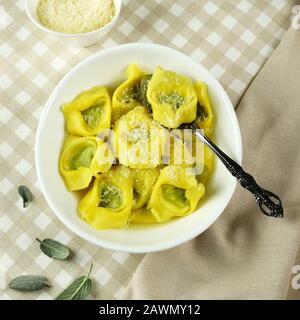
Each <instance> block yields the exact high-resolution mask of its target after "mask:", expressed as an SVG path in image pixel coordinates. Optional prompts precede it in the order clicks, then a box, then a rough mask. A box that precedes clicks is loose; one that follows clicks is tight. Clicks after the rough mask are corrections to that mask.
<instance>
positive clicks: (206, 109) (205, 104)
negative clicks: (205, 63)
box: [195, 81, 214, 135]
mask: <svg viewBox="0 0 300 320" xmlns="http://www.w3.org/2000/svg"><path fill="white" fill-rule="evenodd" d="M195 90H196V92H197V95H198V104H197V118H196V123H197V125H198V126H199V128H201V129H203V130H204V132H205V134H207V135H210V134H211V133H212V130H213V120H214V115H213V112H212V107H211V103H210V99H209V96H208V92H207V85H206V84H205V83H203V82H201V81H197V82H196V83H195Z"/></svg>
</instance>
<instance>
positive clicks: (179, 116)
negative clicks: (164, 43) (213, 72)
mask: <svg viewBox="0 0 300 320" xmlns="http://www.w3.org/2000/svg"><path fill="white" fill-rule="evenodd" d="M147 98H148V100H149V102H150V104H151V106H152V110H153V118H154V119H155V120H156V121H158V122H159V123H161V124H162V125H164V126H165V127H167V128H178V127H179V126H180V125H181V124H182V123H188V122H192V121H194V120H195V118H196V112H197V94H196V92H195V89H194V86H193V82H192V80H191V79H189V78H187V77H185V76H182V75H179V74H177V73H175V72H173V71H166V70H164V69H162V68H161V67H157V68H156V69H155V71H154V73H153V76H152V79H151V81H150V83H149V86H148V91H147Z"/></svg>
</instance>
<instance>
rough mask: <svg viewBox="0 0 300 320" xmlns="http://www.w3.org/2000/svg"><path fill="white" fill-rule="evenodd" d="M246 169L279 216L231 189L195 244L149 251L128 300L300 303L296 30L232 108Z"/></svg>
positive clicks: (299, 54)
mask: <svg viewBox="0 0 300 320" xmlns="http://www.w3.org/2000/svg"><path fill="white" fill-rule="evenodd" d="M237 114H238V118H239V123H240V127H241V131H242V139H243V149H244V161H243V166H244V168H245V169H246V170H247V171H249V172H250V173H252V174H253V175H254V176H255V177H256V180H257V181H258V182H259V183H260V184H261V185H262V186H263V187H265V188H267V189H269V190H272V191H273V192H275V193H276V194H278V195H280V197H281V199H282V200H283V203H284V206H285V217H284V219H276V218H269V217H266V216H264V215H263V214H262V213H261V212H260V211H259V209H258V207H257V205H256V203H255V201H254V199H253V198H252V196H251V194H250V193H248V192H247V191H245V190H243V189H242V188H241V187H237V189H236V192H235V194H234V196H233V198H232V200H231V202H230V204H229V206H228V207H227V209H226V210H225V212H224V213H223V214H222V216H221V217H220V219H219V220H218V221H217V222H216V223H214V225H213V226H211V227H210V228H209V229H208V230H207V231H206V232H204V233H203V234H201V235H200V236H198V237H197V238H196V239H194V240H192V241H190V242H188V243H186V244H184V245H182V246H180V247H177V248H175V249H172V250H168V251H165V252H160V253H156V254H148V255H147V256H146V257H145V259H144V260H143V262H142V263H141V264H140V266H139V267H138V269H137V271H136V273H135V275H134V277H133V279H132V281H131V282H130V284H129V286H128V288H127V290H126V293H125V296H124V298H127V299H286V298H295V299H297V296H298V299H299V298H300V289H299V290H296V289H293V287H292V286H291V285H290V283H291V280H292V277H294V276H295V274H292V267H293V266H294V265H297V264H298V265H300V252H299V255H298V258H297V251H298V248H299V245H300V193H299V191H300V144H299V142H300V30H297V31H296V30H293V29H292V28H291V29H290V30H289V31H288V32H287V34H286V35H285V37H284V39H283V41H282V42H281V44H280V45H279V47H278V48H277V49H276V51H275V52H274V54H273V55H272V56H271V58H270V59H269V61H268V62H267V64H266V65H265V66H264V67H263V69H262V70H261V72H260V73H259V74H258V76H257V77H256V79H255V80H254V81H253V83H252V84H251V86H250V87H249V89H248V91H247V92H246V94H245V96H244V98H243V100H242V101H241V103H240V104H239V106H238V108H237Z"/></svg>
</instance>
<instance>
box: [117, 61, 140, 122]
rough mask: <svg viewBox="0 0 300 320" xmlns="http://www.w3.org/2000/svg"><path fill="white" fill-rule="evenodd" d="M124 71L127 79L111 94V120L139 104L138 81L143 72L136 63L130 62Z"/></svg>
mask: <svg viewBox="0 0 300 320" xmlns="http://www.w3.org/2000/svg"><path fill="white" fill-rule="evenodd" d="M126 73H127V80H126V81H125V82H123V83H122V84H121V85H120V86H119V87H118V88H117V89H116V91H115V92H114V94H113V98H112V101H113V108H112V122H115V121H116V120H118V119H119V118H120V117H121V116H122V115H123V114H126V113H127V112H128V111H130V110H132V109H133V108H134V107H136V106H139V105H141V100H140V81H141V78H142V77H143V76H144V72H143V71H142V70H141V69H140V68H139V67H138V66H137V65H136V64H130V65H129V66H128V67H127V70H126Z"/></svg>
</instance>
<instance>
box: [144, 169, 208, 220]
mask: <svg viewBox="0 0 300 320" xmlns="http://www.w3.org/2000/svg"><path fill="white" fill-rule="evenodd" d="M204 193H205V187H204V185H203V184H202V183H198V182H197V180H196V178H195V176H193V175H191V174H188V173H187V171H186V168H184V167H181V166H167V167H165V168H163V169H162V170H161V172H160V176H159V178H158V180H157V182H156V184H155V186H154V188H153V191H152V194H151V197H150V200H149V202H148V209H151V212H152V214H153V215H154V217H155V218H156V220H157V221H158V222H164V221H167V220H169V219H171V218H173V217H182V216H186V215H188V214H189V213H191V212H193V211H194V210H195V209H196V206H197V203H198V201H199V200H200V199H201V198H202V197H203V195H204Z"/></svg>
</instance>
